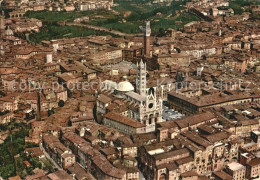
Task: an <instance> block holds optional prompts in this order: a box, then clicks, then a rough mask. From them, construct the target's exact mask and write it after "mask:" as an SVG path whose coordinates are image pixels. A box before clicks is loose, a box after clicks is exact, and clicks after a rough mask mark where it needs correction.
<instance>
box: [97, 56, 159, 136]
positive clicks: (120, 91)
mask: <svg viewBox="0 0 260 180" xmlns="http://www.w3.org/2000/svg"><path fill="white" fill-rule="evenodd" d="M137 71H138V72H137V77H136V92H134V87H133V85H132V84H131V83H130V82H128V81H127V80H126V79H125V80H124V81H122V82H120V83H118V84H117V83H115V82H113V81H108V80H107V81H104V82H103V83H102V87H103V90H104V91H105V90H110V91H113V93H112V94H110V95H108V97H107V98H98V102H97V112H98V114H104V113H106V112H107V111H106V107H108V106H109V104H110V103H112V99H117V100H119V99H120V100H121V101H124V102H126V103H125V105H126V107H127V112H128V113H124V115H127V116H128V117H129V118H131V119H134V120H136V121H138V122H140V123H142V124H145V126H146V130H145V132H153V131H155V124H156V123H157V122H162V121H163V120H162V108H163V105H162V99H157V95H156V92H155V91H154V90H152V89H150V90H149V89H147V88H146V72H147V71H146V63H144V62H143V61H142V60H141V62H140V63H139V64H137ZM100 96H103V95H102V94H101V95H100ZM104 99H110V100H106V102H107V105H105V106H102V104H104V102H102V101H103V100H104ZM101 106H102V107H101Z"/></svg>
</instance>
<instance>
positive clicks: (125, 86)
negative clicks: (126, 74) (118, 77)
mask: <svg viewBox="0 0 260 180" xmlns="http://www.w3.org/2000/svg"><path fill="white" fill-rule="evenodd" d="M134 89H135V88H134V86H133V85H132V84H131V83H130V82H129V81H127V80H126V78H125V80H124V81H122V82H120V83H119V84H118V85H117V89H116V90H117V91H121V92H129V91H133V90H134Z"/></svg>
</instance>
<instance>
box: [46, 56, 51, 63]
mask: <svg viewBox="0 0 260 180" xmlns="http://www.w3.org/2000/svg"><path fill="white" fill-rule="evenodd" d="M46 63H52V54H46Z"/></svg>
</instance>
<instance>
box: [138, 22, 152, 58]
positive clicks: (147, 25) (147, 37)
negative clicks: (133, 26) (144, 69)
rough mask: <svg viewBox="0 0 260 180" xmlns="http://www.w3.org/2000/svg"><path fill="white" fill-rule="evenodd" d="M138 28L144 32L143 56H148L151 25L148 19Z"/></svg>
mask: <svg viewBox="0 0 260 180" xmlns="http://www.w3.org/2000/svg"><path fill="white" fill-rule="evenodd" d="M140 29H141V30H142V31H143V33H144V56H145V57H148V58H149V57H150V50H151V48H150V41H151V40H150V36H151V27H150V21H146V22H145V26H143V27H140Z"/></svg>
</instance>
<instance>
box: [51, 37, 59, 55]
mask: <svg viewBox="0 0 260 180" xmlns="http://www.w3.org/2000/svg"><path fill="white" fill-rule="evenodd" d="M51 42H52V47H53V52H55V53H56V52H57V50H58V49H59V43H58V41H57V40H51Z"/></svg>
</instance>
